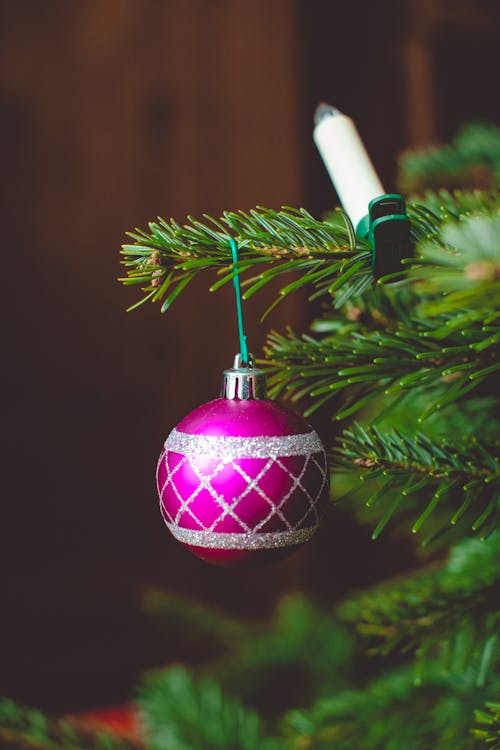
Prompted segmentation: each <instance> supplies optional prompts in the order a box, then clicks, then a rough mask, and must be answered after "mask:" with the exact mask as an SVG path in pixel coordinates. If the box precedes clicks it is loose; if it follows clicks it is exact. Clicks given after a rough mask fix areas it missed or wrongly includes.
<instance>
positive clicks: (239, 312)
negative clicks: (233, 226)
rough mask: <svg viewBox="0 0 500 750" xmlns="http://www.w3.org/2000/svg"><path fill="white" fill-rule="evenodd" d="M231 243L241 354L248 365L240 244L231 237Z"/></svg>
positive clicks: (244, 363) (243, 362) (243, 361)
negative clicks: (239, 260)
mask: <svg viewBox="0 0 500 750" xmlns="http://www.w3.org/2000/svg"><path fill="white" fill-rule="evenodd" d="M229 244H230V245H231V252H232V254H233V263H234V264H235V266H236V272H235V274H234V276H233V286H234V291H235V294H236V315H237V317H238V334H239V337H240V354H241V363H242V364H243V365H248V344H247V337H246V335H245V327H244V325H243V305H242V303H241V285H240V272H239V269H238V267H237V266H238V245H237V244H236V240H233V239H230V240H229Z"/></svg>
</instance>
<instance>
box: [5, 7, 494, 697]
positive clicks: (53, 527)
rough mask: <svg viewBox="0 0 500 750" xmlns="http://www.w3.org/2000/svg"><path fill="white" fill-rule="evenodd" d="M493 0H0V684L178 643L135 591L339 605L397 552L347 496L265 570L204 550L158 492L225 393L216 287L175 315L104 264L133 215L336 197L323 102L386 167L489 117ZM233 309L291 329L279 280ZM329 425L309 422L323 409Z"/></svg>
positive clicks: (123, 666) (81, 688)
mask: <svg viewBox="0 0 500 750" xmlns="http://www.w3.org/2000/svg"><path fill="white" fill-rule="evenodd" d="M499 15H500V13H499V6H498V2H497V0H490V1H489V2H488V1H487V0H473V1H471V2H466V1H465V0H449V1H448V2H446V1H445V0H439V1H438V0H406V1H402V0H399V1H396V0H380V1H379V2H377V3H368V2H366V3H365V2H359V1H356V0H351V2H348V3H340V2H323V1H321V0H272V2H269V0H47V1H46V2H41V0H0V61H1V62H0V128H1V137H0V148H1V166H2V209H3V214H2V234H3V248H2V251H3V258H4V260H3V268H2V270H3V285H2V286H3V296H4V299H5V301H6V305H5V312H4V322H5V324H6V325H5V329H6V332H5V334H4V335H5V338H4V342H5V343H4V357H3V363H4V364H3V371H4V374H5V376H6V382H5V385H4V388H3V400H4V408H3V412H4V435H5V443H6V450H5V452H4V453H5V456H6V460H5V468H4V470H3V475H4V476H5V478H6V485H5V488H4V492H3V503H2V532H3V534H2V544H1V550H2V560H1V566H2V567H1V570H2V588H1V599H0V602H1V604H0V606H1V608H2V612H1V617H0V622H1V629H2V633H1V638H0V694H2V693H4V694H8V695H11V696H12V697H14V698H17V699H18V700H21V701H23V702H27V703H32V704H36V705H39V706H43V707H45V708H49V709H51V710H55V711H67V710H77V709H79V708H88V707H91V706H96V705H102V704H112V703H116V702H119V701H121V700H123V699H125V698H127V697H129V696H130V695H131V693H132V686H133V684H134V682H135V680H136V678H137V675H138V673H139V672H140V670H142V669H144V668H145V667H148V666H151V665H154V664H157V663H161V662H162V661H164V660H167V659H175V658H176V653H175V644H174V645H172V644H163V645H162V644H158V643H156V642H154V641H152V640H151V639H149V638H148V637H147V629H145V626H144V624H143V621H142V619H141V617H140V615H139V614H138V612H139V607H138V602H139V601H140V598H141V595H142V593H143V592H144V591H146V590H147V589H149V588H151V587H161V588H166V589H168V590H170V591H172V592H176V593H181V594H185V595H188V596H192V597H194V598H195V599H196V600H197V601H199V602H201V603H206V604H209V605H212V606H217V607H220V608H222V609H224V610H226V611H228V612H230V613H232V614H235V615H237V616H241V617H246V618H249V617H252V618H253V617H262V616H265V615H267V614H268V613H270V612H271V611H272V609H273V606H274V604H275V602H276V600H277V598H278V597H279V596H280V595H281V594H282V593H283V592H286V591H290V590H296V589H301V590H307V591H308V592H310V593H311V594H312V595H313V596H315V597H317V598H319V599H320V600H321V599H323V600H324V601H328V602H332V603H333V602H335V601H336V600H337V599H338V598H339V597H341V596H342V595H344V594H345V593H346V592H347V591H349V590H351V589H352V588H353V587H359V586H362V585H366V584H367V583H370V582H371V581H373V580H374V579H376V578H378V577H381V576H383V575H387V574H390V573H391V572H392V571H396V570H400V569H401V567H402V566H404V565H409V564H411V554H412V553H411V550H408V549H407V548H406V547H405V546H404V545H403V543H398V542H397V541H394V542H393V544H392V546H391V545H388V544H387V543H384V544H383V545H380V546H379V545H377V544H374V543H371V542H369V531H368V530H366V529H362V528H358V527H356V526H355V525H354V523H353V522H352V521H351V520H350V519H349V517H348V516H347V515H345V514H344V513H342V512H341V511H334V512H332V513H331V514H330V516H329V518H328V519H327V521H326V523H325V525H324V527H323V529H322V531H321V532H320V533H319V535H318V538H317V539H316V540H315V541H314V542H313V543H312V544H310V545H309V546H308V547H306V548H304V549H303V550H301V551H300V552H299V553H297V554H296V555H295V556H294V557H292V558H290V559H289V560H287V561H285V562H283V563H280V564H279V565H276V566H275V567H274V568H270V569H266V570H251V571H248V570H247V571H241V570H237V571H232V570H221V569H218V568H212V567H210V566H208V565H206V564H204V563H202V562H201V561H199V560H197V559H195V558H194V557H192V556H190V555H189V553H187V552H185V551H184V550H183V549H182V548H181V547H180V546H179V545H178V544H177V543H176V542H174V540H173V539H172V538H171V537H170V536H169V534H168V532H167V531H166V529H165V528H164V525H163V522H162V520H161V517H160V514H159V512H158V509H157V501H156V496H155V486H154V468H155V464H156V457H157V454H158V452H159V450H160V447H161V445H162V441H163V440H164V438H165V436H166V434H167V433H168V432H169V431H170V429H171V428H172V427H173V426H175V424H176V423H177V422H178V421H179V420H180V419H181V418H182V417H183V416H184V415H185V414H186V413H187V412H188V411H190V410H191V409H192V408H194V407H195V406H197V405H198V404H200V403H202V402H203V401H206V400H208V399H210V398H213V397H214V396H215V395H217V391H218V388H219V382H220V376H221V371H222V370H223V369H224V368H225V367H227V366H229V365H230V364H231V363H232V359H233V355H234V353H235V349H236V332H235V322H234V313H233V304H234V302H233V298H232V295H231V292H230V290H227V291H226V292H220V293H218V294H216V295H210V294H209V293H208V292H207V288H208V286H209V282H210V281H211V279H205V278H203V279H201V280H200V281H199V282H198V283H197V284H194V285H193V287H192V288H191V291H189V292H186V293H185V294H184V297H183V298H182V297H181V298H180V299H179V300H178V301H177V302H176V304H175V305H174V307H173V309H172V310H171V311H170V312H169V313H168V315H166V316H162V315H160V311H159V308H158V307H154V306H149V307H145V308H141V309H140V310H138V311H136V312H134V313H130V314H127V313H126V312H125V308H126V307H127V305H129V304H131V303H132V302H133V301H135V299H136V296H135V293H134V292H133V291H131V290H130V289H125V288H123V287H122V286H120V285H119V284H118V283H117V282H116V278H117V276H119V275H121V274H122V273H123V271H122V270H121V268H120V265H119V255H118V250H119V246H120V244H121V242H122V241H124V232H125V230H127V229H131V228H133V227H135V226H144V225H145V223H146V222H147V221H148V220H151V219H154V218H155V217H156V216H157V215H162V216H164V217H170V216H173V217H175V218H176V219H177V220H179V221H182V220H183V218H184V217H185V216H186V214H188V213H191V214H194V215H201V214H202V213H203V212H209V213H211V214H214V215H218V214H219V213H220V212H221V211H222V210H224V209H237V208H241V209H249V208H252V207H254V206H255V205H257V204H260V205H267V206H271V207H274V208H278V207H279V206H280V205H283V204H288V205H297V206H299V205H302V206H305V207H306V208H307V209H309V210H310V211H312V212H313V213H314V214H315V215H318V216H319V215H321V214H322V213H323V212H325V211H326V210H327V209H329V208H331V207H332V206H333V205H334V204H335V202H336V199H335V195H334V193H333V190H332V188H331V185H330V183H329V180H328V178H327V176H326V173H325V171H324V169H323V167H322V164H321V162H320V159H319V157H318V155H317V153H316V151H315V149H314V146H313V144H312V140H311V133H312V116H313V112H314V109H315V107H316V105H317V103H318V102H319V101H320V100H322V99H323V100H326V101H328V102H331V103H333V104H335V105H336V106H337V107H339V108H340V109H342V110H343V111H345V112H346V113H348V114H350V115H351V116H352V117H353V118H354V120H355V121H356V123H357V125H358V128H359V130H360V132H361V134H362V136H363V138H364V140H365V143H366V145H367V147H368V149H369V151H370V153H371V154H372V157H373V160H374V163H375V165H376V167H377V169H378V170H379V172H380V174H381V177H382V179H383V181H384V184H385V186H386V188H387V189H390V188H392V187H394V179H395V173H396V161H395V158H396V155H397V153H398V152H399V151H400V150H401V149H402V148H404V147H407V146H415V145H422V144H425V143H428V142H433V141H434V142H435V141H439V140H441V139H446V138H448V137H449V136H451V135H452V134H453V133H454V132H455V130H456V128H457V126H458V125H459V124H461V123H462V122H464V121H470V120H486V121H493V122H497V123H498V122H499V121H500V103H499V98H498V96H497V71H498V43H499ZM271 298H272V296H270V293H267V296H266V294H265V293H263V294H262V295H261V296H256V297H254V298H253V301H252V303H251V304H250V303H249V304H248V305H247V310H246V318H247V321H248V324H249V329H250V331H249V333H250V340H251V348H252V350H253V351H254V352H255V353H256V354H260V353H261V347H262V344H263V341H264V339H265V332H266V330H267V326H268V325H269V326H272V327H273V328H277V329H283V328H284V326H285V325H286V324H288V323H290V324H292V325H293V326H295V327H296V328H297V329H298V330H304V329H305V328H306V327H307V325H308V322H309V321H310V318H311V314H312V312H313V311H312V310H311V308H310V307H309V306H308V304H307V301H306V300H305V298H303V297H297V298H295V299H292V300H291V301H290V302H289V303H287V305H286V306H283V307H282V308H281V309H280V308H278V310H277V311H276V312H275V314H274V315H273V316H272V317H271V318H270V319H269V321H268V323H266V325H265V326H263V327H261V326H259V324H258V319H259V316H260V314H261V313H262V311H263V310H264V309H265V307H266V303H269V301H270V299H271ZM320 427H321V429H324V425H321V426H320Z"/></svg>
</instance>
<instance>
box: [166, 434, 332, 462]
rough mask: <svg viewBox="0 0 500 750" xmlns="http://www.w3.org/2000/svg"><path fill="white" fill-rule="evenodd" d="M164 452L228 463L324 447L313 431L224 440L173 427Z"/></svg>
mask: <svg viewBox="0 0 500 750" xmlns="http://www.w3.org/2000/svg"><path fill="white" fill-rule="evenodd" d="M165 450H167V451H173V452H174V453H181V454H182V455H184V456H187V457H188V458H191V457H193V458H197V457H199V456H200V455H205V456H210V458H221V459H223V460H226V461H230V460H232V459H234V458H272V457H274V456H280V457H281V456H311V455H312V454H313V453H322V452H323V451H324V448H323V445H322V444H321V440H320V439H319V437H318V435H317V434H316V433H315V432H314V430H313V431H311V432H305V433H301V434H299V435H278V436H275V437H268V436H266V435H259V436H258V437H227V436H218V435H192V434H190V433H187V432H179V431H178V430H176V429H175V428H174V429H173V430H172V432H171V433H170V435H169V436H168V437H167V439H166V440H165Z"/></svg>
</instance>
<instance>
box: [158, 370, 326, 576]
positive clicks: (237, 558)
mask: <svg viewBox="0 0 500 750" xmlns="http://www.w3.org/2000/svg"><path fill="white" fill-rule="evenodd" d="M234 372H237V373H238V371H235V370H229V371H227V372H226V373H225V374H226V376H227V375H228V373H234ZM248 372H257V373H258V372H259V371H251V370H248ZM246 380H247V381H248V378H247V379H246ZM237 387H239V384H237ZM252 387H253V386H252ZM157 483H158V493H159V496H160V508H161V512H162V515H163V518H164V520H165V523H166V524H167V526H168V528H169V529H170V531H171V532H172V534H173V535H174V537H175V538H176V539H178V540H179V541H180V542H181V543H182V544H184V545H185V546H186V547H187V548H188V549H190V550H191V551H192V552H193V553H194V554H195V555H197V556H198V557H201V558H202V559H203V560H208V561H210V562H212V563H216V564H218V565H238V564H242V563H243V564H248V563H250V564H260V563H263V562H270V561H272V560H275V559H279V558H281V557H283V556H285V555H286V554H288V553H289V552H290V551H293V550H294V549H296V548H297V547H298V546H299V545H300V544H302V543H303V542H306V541H307V540H308V539H310V538H311V536H312V535H313V534H314V532H315V531H316V529H317V528H318V525H319V518H320V514H321V511H322V509H323V508H324V505H325V503H326V499H327V497H328V471H327V464H326V456H325V451H324V448H323V446H322V444H321V441H320V439H319V437H318V435H317V434H316V432H314V430H312V429H311V427H310V426H309V425H308V424H307V423H306V422H305V421H304V420H303V419H302V417H299V416H298V415H297V414H295V413H294V412H292V411H290V410H289V409H285V408H284V407H282V406H280V405H279V404H277V403H276V402H274V401H270V400H268V399H265V398H258V397H257V398H254V397H253V396H252V395H251V394H250V397H249V396H248V393H246V395H245V396H243V397H241V398H240V397H238V396H237V395H236V393H234V392H233V393H232V394H231V395H230V396H229V397H226V398H218V399H215V400H214V401H210V402H209V403H207V404H203V405H202V406H200V407H198V408H197V409H195V410H194V411H192V412H191V413H190V414H188V415H187V416H186V417H185V418H184V419H183V420H182V421H181V422H180V424H179V425H178V426H177V427H176V428H175V429H173V430H172V432H171V433H170V435H169V436H168V438H167V440H166V442H165V447H164V449H163V450H162V452H161V455H160V459H159V461H158V468H157Z"/></svg>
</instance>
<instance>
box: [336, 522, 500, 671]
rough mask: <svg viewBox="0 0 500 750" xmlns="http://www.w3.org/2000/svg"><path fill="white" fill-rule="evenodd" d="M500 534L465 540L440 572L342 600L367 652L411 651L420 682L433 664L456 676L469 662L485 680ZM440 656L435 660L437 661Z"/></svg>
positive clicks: (492, 655)
mask: <svg viewBox="0 0 500 750" xmlns="http://www.w3.org/2000/svg"><path fill="white" fill-rule="evenodd" d="M499 565H500V538H499V535H498V534H497V535H495V536H494V537H492V538H491V540H490V541H489V542H484V543H481V542H478V541H475V540H468V541H467V542H465V543H462V544H461V545H459V546H458V547H457V548H455V550H454V551H453V552H452V555H451V558H450V560H449V562H448V564H447V565H445V566H444V568H443V569H438V570H437V571H436V570H434V571H431V572H426V573H424V574H421V575H419V576H417V577H414V578H413V579H410V580H408V581H402V582H400V583H399V585H398V582H394V583H392V584H385V585H382V586H380V587H378V588H375V589H373V590H372V591H369V592H367V593H366V594H362V595H361V596H359V597H357V598H355V599H353V600H351V601H349V602H346V603H344V604H343V605H342V606H341V607H340V609H339V613H340V616H341V617H342V618H344V619H345V620H347V621H348V622H351V623H356V629H357V630H358V632H359V633H360V634H361V635H362V636H363V637H364V638H365V639H367V641H368V643H369V649H370V653H372V654H383V655H385V656H386V655H387V654H389V653H391V652H399V653H411V654H415V655H416V656H417V657H418V672H419V676H420V679H421V678H422V675H424V674H425V670H426V669H428V668H429V664H432V665H433V666H434V667H435V666H436V665H437V664H438V663H439V664H441V665H442V667H443V668H444V669H445V670H447V671H452V672H455V673H457V672H458V673H461V672H463V670H464V669H465V667H466V666H470V671H471V674H472V673H474V674H475V676H476V682H477V684H478V685H484V684H485V683H486V681H487V678H488V676H489V672H490V671H491V669H492V666H493V664H494V662H495V659H496V658H497V652H498V643H497V632H498V626H499V623H500V606H499V604H498V603H499V602H500V567H499ZM438 658H439V662H438V661H437V659H438Z"/></svg>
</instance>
